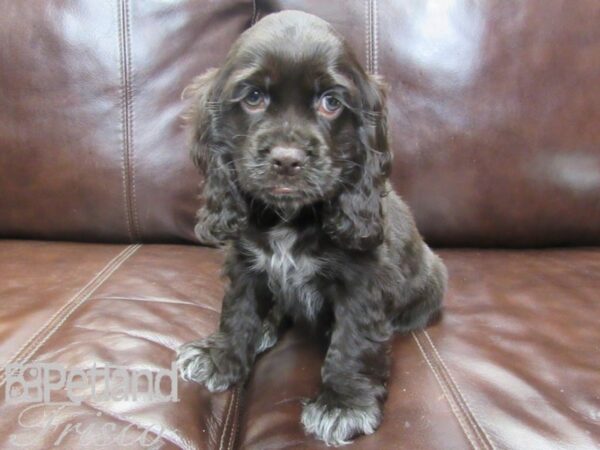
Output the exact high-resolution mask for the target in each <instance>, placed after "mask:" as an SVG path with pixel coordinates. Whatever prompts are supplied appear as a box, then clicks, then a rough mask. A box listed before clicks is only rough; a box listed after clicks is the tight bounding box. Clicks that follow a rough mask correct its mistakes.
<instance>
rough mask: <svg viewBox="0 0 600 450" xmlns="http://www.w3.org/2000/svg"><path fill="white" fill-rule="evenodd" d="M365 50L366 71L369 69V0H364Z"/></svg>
mask: <svg viewBox="0 0 600 450" xmlns="http://www.w3.org/2000/svg"><path fill="white" fill-rule="evenodd" d="M365 52H366V58H367V59H366V65H367V71H369V72H370V71H371V21H370V7H369V0H365Z"/></svg>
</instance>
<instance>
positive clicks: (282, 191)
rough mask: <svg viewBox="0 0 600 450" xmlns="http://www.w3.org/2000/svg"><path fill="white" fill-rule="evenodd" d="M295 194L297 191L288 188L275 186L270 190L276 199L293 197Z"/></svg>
mask: <svg viewBox="0 0 600 450" xmlns="http://www.w3.org/2000/svg"><path fill="white" fill-rule="evenodd" d="M297 193H298V189H297V188H293V187H290V186H275V187H273V188H272V189H271V194H272V195H274V196H277V197H285V196H290V195H295V194H297Z"/></svg>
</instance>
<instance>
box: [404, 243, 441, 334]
mask: <svg viewBox="0 0 600 450" xmlns="http://www.w3.org/2000/svg"><path fill="white" fill-rule="evenodd" d="M447 282H448V273H447V271H446V267H445V266H444V263H443V262H442V260H441V259H440V258H439V257H438V256H436V255H435V254H434V253H433V252H432V251H431V250H430V249H429V248H426V258H425V264H424V268H423V271H422V274H420V275H419V276H418V277H417V278H416V279H415V280H414V282H413V285H414V286H413V288H412V289H411V291H412V293H413V294H412V295H411V299H410V302H409V303H408V304H407V305H406V306H404V307H403V308H402V309H401V310H400V312H399V313H398V315H397V316H396V317H395V318H394V321H393V326H394V331H395V332H397V333H401V334H405V333H409V332H410V331H413V330H418V329H421V328H424V327H426V326H427V325H428V324H429V323H430V322H431V321H432V320H434V319H435V318H436V316H438V315H439V314H441V308H442V299H443V297H444V292H445V291H446V285H447Z"/></svg>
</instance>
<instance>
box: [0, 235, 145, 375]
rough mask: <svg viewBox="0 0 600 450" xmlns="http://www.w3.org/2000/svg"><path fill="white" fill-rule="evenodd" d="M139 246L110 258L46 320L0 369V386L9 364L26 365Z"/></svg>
mask: <svg viewBox="0 0 600 450" xmlns="http://www.w3.org/2000/svg"><path fill="white" fill-rule="evenodd" d="M140 247H141V245H140V244H137V245H129V246H127V247H126V248H125V249H124V250H122V251H121V252H119V254H117V255H116V256H115V257H114V258H112V259H111V260H110V261H109V262H108V263H107V264H106V265H105V266H104V267H103V268H102V269H101V270H100V271H99V272H97V273H96V274H95V275H94V276H93V277H92V279H91V280H90V281H89V282H88V283H86V284H85V286H83V287H82V288H81V289H80V290H79V291H78V292H77V293H76V294H75V295H74V296H72V297H71V298H70V299H69V300H68V301H67V302H66V303H65V304H64V305H63V306H62V307H61V308H60V309H59V310H58V311H56V312H55V313H54V314H53V315H52V316H51V317H50V319H48V320H47V321H46V322H45V323H44V324H43V325H42V326H41V327H40V328H39V329H38V331H37V332H36V333H34V334H33V335H32V336H31V337H30V338H29V340H27V342H25V343H24V344H23V345H22V346H21V347H20V348H19V349H18V350H17V351H16V353H14V354H13V356H11V357H10V358H9V359H8V360H7V362H6V364H5V365H4V367H2V368H0V386H2V385H3V384H4V382H5V381H6V371H5V368H6V366H8V365H9V364H15V363H20V364H23V363H26V362H27V361H29V360H30V359H31V358H32V357H33V356H34V355H35V354H36V352H37V351H38V350H39V349H40V348H41V347H42V346H43V345H44V344H45V343H46V342H47V341H48V340H49V339H50V337H52V336H53V335H54V334H55V333H56V332H57V331H58V330H59V329H60V327H62V325H63V324H64V323H65V322H66V321H67V319H68V318H69V317H71V316H72V315H73V313H74V312H75V311H77V310H78V309H79V307H80V306H81V305H83V304H84V303H85V302H86V301H87V300H88V299H89V298H90V297H91V296H92V294H93V293H94V292H95V291H96V290H97V289H98V288H99V287H100V286H101V285H102V284H104V282H105V281H106V280H107V279H108V278H109V277H110V276H111V275H112V274H113V273H115V271H116V270H117V269H118V268H119V267H121V265H122V264H123V263H124V262H125V261H126V260H127V259H129V257H130V256H131V255H133V254H134V253H135V252H136V251H137V250H138V249H139V248H140Z"/></svg>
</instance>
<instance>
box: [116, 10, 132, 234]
mask: <svg viewBox="0 0 600 450" xmlns="http://www.w3.org/2000/svg"><path fill="white" fill-rule="evenodd" d="M122 1H123V0H117V19H118V22H119V25H118V33H119V34H118V35H119V72H120V75H121V136H122V138H123V139H122V142H121V166H122V167H123V170H122V171H121V178H122V181H123V207H124V208H125V224H126V225H127V234H128V235H129V240H130V241H133V231H132V230H131V221H130V217H129V199H128V190H129V189H128V186H127V173H128V170H127V167H128V164H129V163H128V161H127V150H126V138H125V127H126V124H125V122H126V120H127V119H126V117H125V116H126V113H125V104H126V100H125V98H126V94H125V89H124V88H123V86H124V85H125V65H124V64H123V61H124V53H125V52H124V49H123V10H122Z"/></svg>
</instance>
